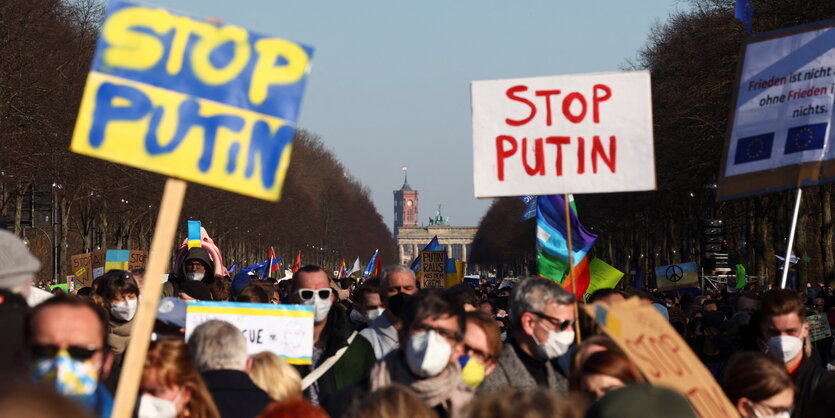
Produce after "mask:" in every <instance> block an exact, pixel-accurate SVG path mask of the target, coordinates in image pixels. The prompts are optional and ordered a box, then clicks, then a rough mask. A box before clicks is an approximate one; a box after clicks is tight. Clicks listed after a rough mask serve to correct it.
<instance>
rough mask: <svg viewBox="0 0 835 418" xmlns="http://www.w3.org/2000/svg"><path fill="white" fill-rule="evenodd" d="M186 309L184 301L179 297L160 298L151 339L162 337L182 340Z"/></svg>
mask: <svg viewBox="0 0 835 418" xmlns="http://www.w3.org/2000/svg"><path fill="white" fill-rule="evenodd" d="M186 309H187V303H186V301H184V300H182V299H180V298H162V299H161V300H160V301H159V305H158V306H157V316H156V321H154V332H153V334H151V340H158V339H162V338H164V337H171V338H177V339H180V340H183V339H184V336H185V332H186V329H185V328H186Z"/></svg>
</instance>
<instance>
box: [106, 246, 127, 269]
mask: <svg viewBox="0 0 835 418" xmlns="http://www.w3.org/2000/svg"><path fill="white" fill-rule="evenodd" d="M128 261H130V250H107V253H106V254H105V256H104V271H110V270H127V269H128Z"/></svg>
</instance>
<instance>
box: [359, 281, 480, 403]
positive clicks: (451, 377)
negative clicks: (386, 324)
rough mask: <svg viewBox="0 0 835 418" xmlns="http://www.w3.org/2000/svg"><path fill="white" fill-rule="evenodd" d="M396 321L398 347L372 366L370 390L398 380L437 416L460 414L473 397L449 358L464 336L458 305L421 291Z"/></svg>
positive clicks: (438, 292) (440, 294)
mask: <svg viewBox="0 0 835 418" xmlns="http://www.w3.org/2000/svg"><path fill="white" fill-rule="evenodd" d="M401 319H402V328H401V329H400V332H399V336H400V348H399V349H397V350H395V351H392V352H390V353H389V354H387V355H386V356H385V357H383V358H382V359H381V360H380V361H379V362H377V364H376V365H375V366H374V370H372V372H371V389H372V390H377V389H379V388H381V387H385V386H387V385H389V384H390V383H392V382H397V383H400V384H402V385H405V386H406V387H408V388H409V389H411V390H412V391H414V392H415V393H416V394H417V396H418V397H419V398H420V399H421V400H422V401H423V403H424V404H426V406H428V407H430V408H432V409H433V410H434V411H435V412H436V413H438V415H439V416H441V417H453V418H454V417H462V416H463V414H464V407H465V406H466V405H467V403H469V401H470V399H471V398H472V395H473V389H472V387H471V386H469V385H468V384H466V383H465V382H464V381H463V380H462V379H461V367H460V366H459V365H458V363H457V362H456V361H454V357H453V354H454V353H455V351H456V348H457V346H459V345H460V344H461V342H462V340H463V336H464V330H465V323H464V311H463V309H462V308H461V306H459V305H457V304H456V303H455V300H454V299H452V298H451V297H449V295H446V294H444V292H443V291H441V290H437V289H425V290H422V291H420V292H419V293H418V294H417V295H415V296H414V297H412V298H411V299H409V300H408V301H407V302H406V305H405V306H404V307H403V313H402V316H401Z"/></svg>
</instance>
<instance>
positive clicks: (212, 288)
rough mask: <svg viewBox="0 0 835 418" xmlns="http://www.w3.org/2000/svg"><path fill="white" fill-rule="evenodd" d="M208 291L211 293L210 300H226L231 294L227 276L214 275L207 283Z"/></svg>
mask: <svg viewBox="0 0 835 418" xmlns="http://www.w3.org/2000/svg"><path fill="white" fill-rule="evenodd" d="M209 292H210V293H211V294H212V300H216V301H228V300H229V298H230V297H231V296H232V289H231V287H230V286H229V278H228V277H226V276H217V277H215V280H214V281H213V282H212V283H211V284H210V285H209Z"/></svg>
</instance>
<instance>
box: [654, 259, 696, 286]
mask: <svg viewBox="0 0 835 418" xmlns="http://www.w3.org/2000/svg"><path fill="white" fill-rule="evenodd" d="M655 283H656V285H657V287H658V290H660V291H665V290H673V289H683V288H687V287H699V274H698V273H697V272H696V263H695V262H690V263H681V264H670V265H668V266H658V267H656V268H655Z"/></svg>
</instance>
